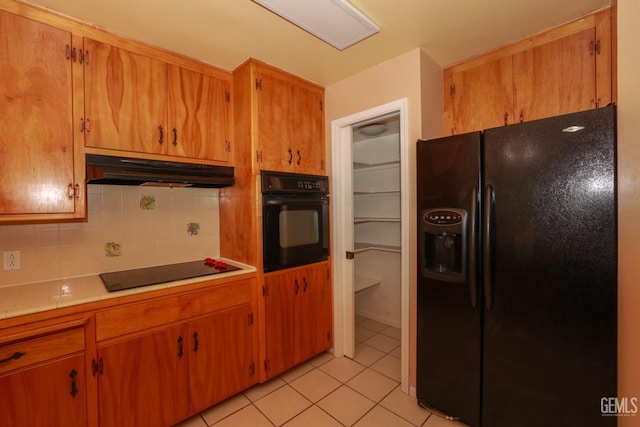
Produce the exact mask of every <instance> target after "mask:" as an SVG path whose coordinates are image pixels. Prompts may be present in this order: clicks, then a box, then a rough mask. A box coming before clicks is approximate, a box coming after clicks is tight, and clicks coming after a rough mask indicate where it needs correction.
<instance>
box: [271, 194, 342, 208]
mask: <svg viewBox="0 0 640 427" xmlns="http://www.w3.org/2000/svg"><path fill="white" fill-rule="evenodd" d="M262 204H263V205H318V206H322V205H328V204H329V198H328V197H326V196H321V197H319V196H312V197H289V198H283V197H276V198H271V197H269V198H267V197H264V198H263V199H262Z"/></svg>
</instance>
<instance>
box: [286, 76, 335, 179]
mask: <svg viewBox="0 0 640 427" xmlns="http://www.w3.org/2000/svg"><path fill="white" fill-rule="evenodd" d="M293 101H294V110H293V111H294V115H293V118H294V129H295V138H296V141H295V142H296V152H295V156H294V160H295V166H294V168H295V170H296V172H300V171H301V169H302V170H303V171H304V173H309V174H313V175H326V174H327V168H326V165H325V160H324V158H325V148H324V93H323V92H320V91H318V90H312V89H309V88H306V87H300V86H296V87H294V90H293Z"/></svg>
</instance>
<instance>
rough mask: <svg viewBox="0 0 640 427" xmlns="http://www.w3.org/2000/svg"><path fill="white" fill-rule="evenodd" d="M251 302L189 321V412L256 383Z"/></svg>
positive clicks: (205, 406) (203, 407)
mask: <svg viewBox="0 0 640 427" xmlns="http://www.w3.org/2000/svg"><path fill="white" fill-rule="evenodd" d="M252 326H253V312H252V309H251V305H249V304H244V305H242V306H239V307H236V308H233V309H230V310H226V311H224V312H221V313H216V314H214V315H212V316H207V317H205V318H202V319H199V320H194V321H192V322H189V340H190V344H189V386H190V387H189V391H190V397H191V398H190V401H191V406H190V408H191V413H195V412H199V411H201V410H202V409H205V408H207V407H209V406H211V405H213V404H214V403H217V402H220V401H221V400H223V399H225V398H227V397H229V396H232V395H234V394H236V393H238V392H240V391H242V390H244V389H246V388H248V387H249V386H251V385H252V384H254V383H255V378H256V376H255V364H254V362H253V340H252V332H251V328H252Z"/></svg>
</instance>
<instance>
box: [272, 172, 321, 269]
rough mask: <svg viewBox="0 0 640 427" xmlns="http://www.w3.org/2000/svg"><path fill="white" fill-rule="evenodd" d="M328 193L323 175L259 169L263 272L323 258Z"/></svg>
mask: <svg viewBox="0 0 640 427" xmlns="http://www.w3.org/2000/svg"><path fill="white" fill-rule="evenodd" d="M328 192H329V180H328V178H327V177H326V176H318V175H301V174H292V173H284V172H270V171H262V249H263V265H264V271H265V272H267V271H275V270H281V269H284V268H289V267H294V266H297V265H304V264H310V263H313V262H318V261H324V260H326V259H327V257H328V256H329V197H328V195H327V194H328Z"/></svg>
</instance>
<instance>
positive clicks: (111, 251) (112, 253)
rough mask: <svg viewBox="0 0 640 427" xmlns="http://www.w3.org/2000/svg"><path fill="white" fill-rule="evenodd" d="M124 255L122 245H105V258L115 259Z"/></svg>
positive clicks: (109, 243) (110, 243) (111, 243)
mask: <svg viewBox="0 0 640 427" xmlns="http://www.w3.org/2000/svg"><path fill="white" fill-rule="evenodd" d="M121 255H122V247H121V246H120V243H115V242H108V243H106V244H105V245H104V256H106V257H107V258H113V257H117V256H121Z"/></svg>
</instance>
